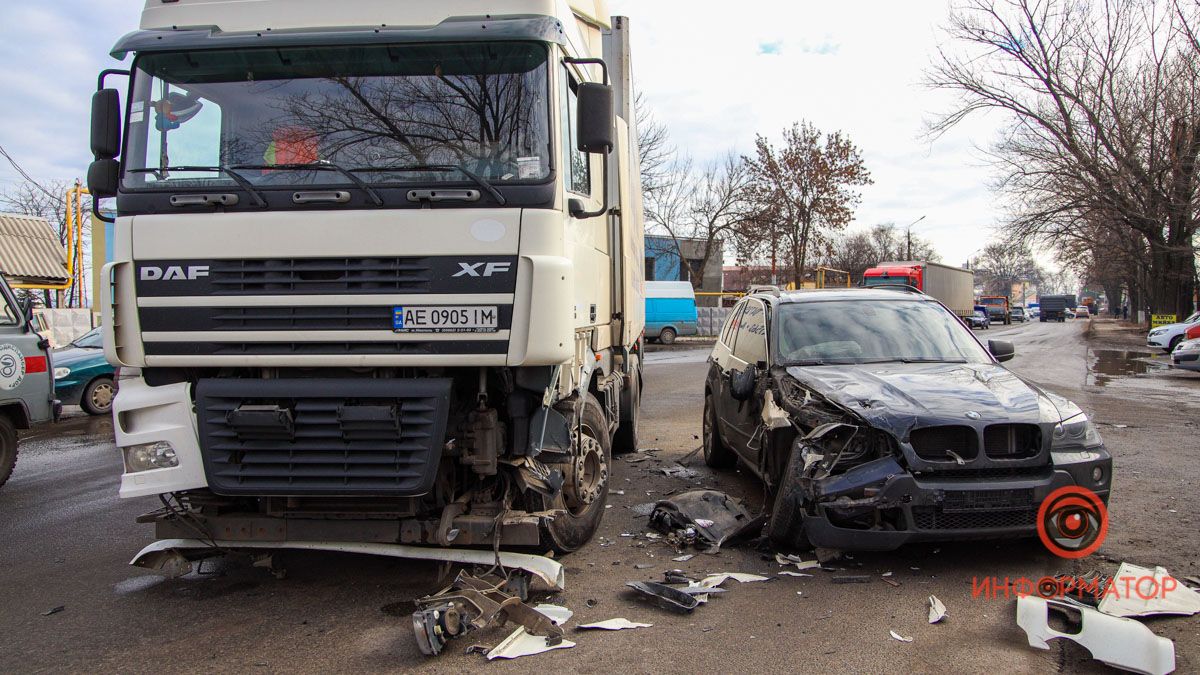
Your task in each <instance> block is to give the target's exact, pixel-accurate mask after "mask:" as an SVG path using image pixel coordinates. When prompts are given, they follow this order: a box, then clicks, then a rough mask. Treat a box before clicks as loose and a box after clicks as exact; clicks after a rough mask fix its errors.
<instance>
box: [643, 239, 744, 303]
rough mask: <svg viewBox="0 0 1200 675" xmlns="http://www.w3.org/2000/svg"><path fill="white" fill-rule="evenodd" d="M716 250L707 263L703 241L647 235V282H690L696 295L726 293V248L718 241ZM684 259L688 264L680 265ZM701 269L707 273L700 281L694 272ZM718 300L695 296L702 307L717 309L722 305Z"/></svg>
mask: <svg viewBox="0 0 1200 675" xmlns="http://www.w3.org/2000/svg"><path fill="white" fill-rule="evenodd" d="M676 241H678V244H677V243H676ZM713 249H714V250H713V254H712V255H711V256H710V257H709V260H708V262H707V264H705V262H704V240H703V239H679V240H676V239H673V238H672V237H664V236H658V235H651V234H648V235H646V281H690V282H692V287H693V288H695V289H696V292H697V293H701V292H707V293H720V292H721V291H722V290H724V287H723V285H722V275H721V267H722V264H723V263H724V260H725V247H724V244H723V243H722V242H721V241H719V240H718V241H716V242H714V247H713ZM680 253H682V254H683V255H682V256H681V255H680ZM684 260H686V261H687V264H686V265H685V264H681V263H682V262H683V261H684ZM700 269H703V270H704V273H703V274H704V276H703V278H702V279H700V280H699V282H697V280H695V279H693V278H692V271H693V270H700ZM718 300H719V298H717V297H716V296H702V295H698V296H696V304H698V305H700V306H702V307H715V306H717V305H718V304H719V303H718Z"/></svg>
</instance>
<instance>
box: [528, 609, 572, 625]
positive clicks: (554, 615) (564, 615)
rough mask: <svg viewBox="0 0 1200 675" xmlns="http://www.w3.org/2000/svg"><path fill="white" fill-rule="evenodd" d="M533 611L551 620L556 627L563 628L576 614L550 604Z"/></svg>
mask: <svg viewBox="0 0 1200 675" xmlns="http://www.w3.org/2000/svg"><path fill="white" fill-rule="evenodd" d="M533 611H535V612H537V613H538V614H542V615H544V616H545V617H546V618H548V619H550V621H551V623H553V624H554V625H555V626H561V625H563V624H564V623H566V622H568V621H570V620H571V617H572V616H574V614H575V613H574V612H572V611H571V610H569V609H567V608H566V607H563V606H562V605H551V604H548V603H544V604H541V605H537V606H535V607H534V608H533Z"/></svg>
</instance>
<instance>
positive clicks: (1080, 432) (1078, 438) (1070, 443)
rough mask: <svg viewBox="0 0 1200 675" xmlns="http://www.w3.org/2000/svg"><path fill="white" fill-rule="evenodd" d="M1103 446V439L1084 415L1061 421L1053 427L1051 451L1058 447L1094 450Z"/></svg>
mask: <svg viewBox="0 0 1200 675" xmlns="http://www.w3.org/2000/svg"><path fill="white" fill-rule="evenodd" d="M1101 445H1104V439H1103V438H1101V437H1100V432H1099V431H1096V426H1095V425H1093V424H1092V421H1091V420H1089V419H1088V418H1087V416H1085V415H1076V416H1075V417H1072V418H1071V419H1069V420H1063V421H1062V422H1059V423H1058V426H1056V427H1054V434H1053V443H1052V447H1053V449H1058V448H1060V447H1079V446H1082V447H1085V448H1096V447H1099V446H1101Z"/></svg>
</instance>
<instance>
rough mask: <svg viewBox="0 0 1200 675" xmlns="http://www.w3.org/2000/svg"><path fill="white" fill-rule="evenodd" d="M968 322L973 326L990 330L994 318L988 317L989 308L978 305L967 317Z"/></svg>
mask: <svg viewBox="0 0 1200 675" xmlns="http://www.w3.org/2000/svg"><path fill="white" fill-rule="evenodd" d="M967 322H968V324H969V325H970V326H971V328H980V329H982V330H988V329H989V328H991V327H992V320H991V318H989V317H988V313H987V310H986V309H983V308H981V307H976V308H975V311H974V312H971V315H970V316H968V317H967Z"/></svg>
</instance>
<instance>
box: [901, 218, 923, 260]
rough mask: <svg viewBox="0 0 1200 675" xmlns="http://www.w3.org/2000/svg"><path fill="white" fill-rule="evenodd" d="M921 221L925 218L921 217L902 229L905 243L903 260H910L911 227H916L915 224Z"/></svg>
mask: <svg viewBox="0 0 1200 675" xmlns="http://www.w3.org/2000/svg"><path fill="white" fill-rule="evenodd" d="M922 220H925V216H921V217H920V218H917V219H916V220H914V221H912V222H911V223H909V224H908V227H906V228H904V241H905V245H904V251H905V253H904V259H905V260H912V229H913V225H916V224H917V223H919V222H921V221H922Z"/></svg>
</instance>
